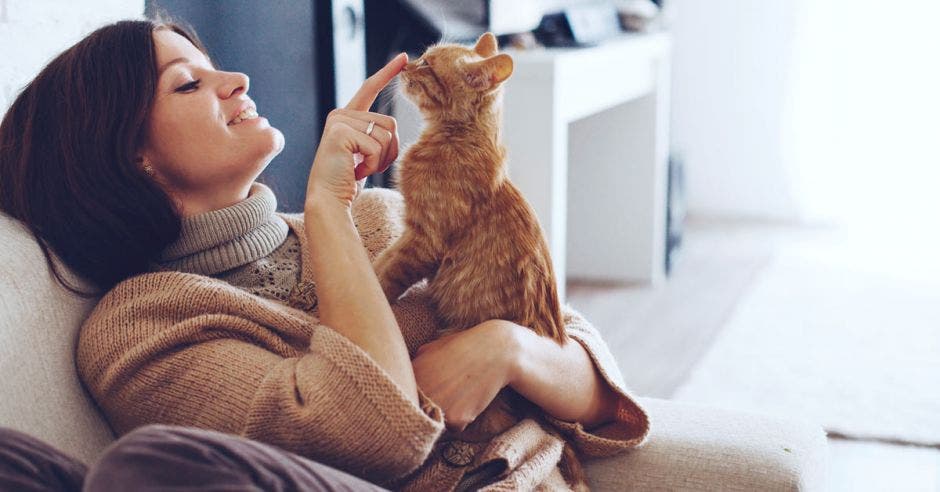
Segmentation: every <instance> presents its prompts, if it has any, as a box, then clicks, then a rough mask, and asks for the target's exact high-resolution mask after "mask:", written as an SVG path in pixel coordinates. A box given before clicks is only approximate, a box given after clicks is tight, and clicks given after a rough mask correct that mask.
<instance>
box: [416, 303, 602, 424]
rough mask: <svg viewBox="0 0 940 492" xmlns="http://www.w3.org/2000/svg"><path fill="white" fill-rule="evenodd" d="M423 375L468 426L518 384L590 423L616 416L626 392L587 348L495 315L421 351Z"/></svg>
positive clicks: (545, 405)
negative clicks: (608, 378) (620, 390)
mask: <svg viewBox="0 0 940 492" xmlns="http://www.w3.org/2000/svg"><path fill="white" fill-rule="evenodd" d="M412 367H413V368H414V373H415V381H417V383H418V387H419V388H421V390H422V391H424V394H426V395H427V396H428V397H429V398H430V399H431V400H433V401H434V402H435V403H437V404H438V406H440V407H441V410H443V411H444V421H445V423H446V424H447V426H448V427H450V428H452V429H456V430H462V429H463V428H465V427H466V426H467V425H468V424H470V423H471V422H473V420H474V419H475V418H476V417H477V416H478V415H480V413H482V412H483V410H484V409H486V407H487V406H488V405H489V404H490V402H492V401H493V398H495V397H496V394H497V393H499V390H501V389H502V388H503V387H505V386H507V385H508V386H511V387H512V389H514V390H516V391H517V392H518V393H519V394H520V395H522V396H524V397H526V398H527V399H528V400H529V401H531V402H532V403H534V404H535V405H537V406H539V407H540V408H542V409H543V410H545V411H546V412H547V413H548V414H549V415H553V416H555V417H556V418H559V419H561V420H567V421H570V422H581V423H582V424H583V425H584V426H585V427H586V428H590V427H593V426H596V425H600V424H604V423H607V422H611V421H613V420H614V419H615V417H616V412H617V408H618V407H619V400H620V397H619V396H618V395H617V394H616V393H615V392H614V390H613V389H612V388H611V387H610V385H608V384H607V382H606V381H604V379H603V377H602V376H601V375H600V374H599V373H598V371H597V369H596V368H595V366H594V362H593V361H592V360H591V358H590V356H589V355H588V353H587V351H586V350H585V349H584V347H583V346H582V345H581V344H580V343H578V342H576V341H574V340H568V342H567V343H565V344H564V345H559V344H558V342H556V341H555V340H552V339H551V338H548V337H543V336H539V335H538V334H536V333H535V332H534V331H532V330H530V329H528V328H526V327H524V326H520V325H518V324H516V323H512V322H510V321H505V320H489V321H486V322H483V323H481V324H479V325H477V326H475V327H473V328H470V329H468V330H464V331H461V332H457V333H454V334H451V335H447V336H445V337H441V338H439V339H437V340H434V341H432V342H430V343H428V344H426V345H422V346H421V347H420V348H419V349H418V353H417V355H416V356H415V358H414V359H413V360H412Z"/></svg>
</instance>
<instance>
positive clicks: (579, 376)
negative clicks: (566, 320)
mask: <svg viewBox="0 0 940 492" xmlns="http://www.w3.org/2000/svg"><path fill="white" fill-rule="evenodd" d="M511 326H512V328H511V329H512V330H514V336H515V337H516V340H518V341H517V347H518V354H517V356H516V358H515V359H516V365H515V369H514V371H513V372H514V374H513V376H512V382H511V383H510V386H511V387H512V388H513V389H514V390H516V391H517V392H519V394H521V395H522V396H524V397H526V398H528V399H529V401H531V402H532V403H535V404H536V405H538V406H539V407H541V408H542V409H543V410H545V411H546V412H548V413H549V414H551V415H552V416H554V417H556V418H558V419H561V420H567V421H570V422H580V423H582V424H583V425H584V426H585V427H592V426H595V425H599V424H603V423H606V422H610V421H612V420H613V419H614V417H615V411H616V406H617V400H618V396H617V395H616V393H614V391H613V390H612V389H611V388H610V386H609V385H608V384H607V382H606V381H604V379H603V377H602V376H601V375H600V373H599V372H598V371H597V369H596V368H595V367H594V362H593V361H592V360H591V357H590V356H589V355H588V353H587V351H586V350H585V349H584V347H583V346H581V344H580V343H578V342H576V341H574V340H571V339H569V340H568V342H567V343H566V344H565V345H559V344H558V343H557V342H555V341H554V340H552V339H550V338H547V337H542V336H538V335H536V334H535V333H534V332H532V331H531V330H529V329H528V328H525V327H521V326H519V325H516V324H511Z"/></svg>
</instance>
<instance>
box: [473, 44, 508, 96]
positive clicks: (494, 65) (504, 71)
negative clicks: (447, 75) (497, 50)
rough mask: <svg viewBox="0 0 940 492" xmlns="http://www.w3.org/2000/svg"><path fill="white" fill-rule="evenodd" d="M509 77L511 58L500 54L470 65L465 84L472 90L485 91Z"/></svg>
mask: <svg viewBox="0 0 940 492" xmlns="http://www.w3.org/2000/svg"><path fill="white" fill-rule="evenodd" d="M510 75H512V57H510V56H509V55H507V54H505V53H502V54H499V55H496V56H491V57H489V58H487V59H485V60H480V61H478V62H474V63H471V64H470V65H469V70H468V71H467V83H468V84H470V86H471V87H473V88H474V89H479V90H487V89H490V88H493V87H495V86H496V85H498V84H500V83H501V82H503V81H504V80H506V79H508V78H509V76H510Z"/></svg>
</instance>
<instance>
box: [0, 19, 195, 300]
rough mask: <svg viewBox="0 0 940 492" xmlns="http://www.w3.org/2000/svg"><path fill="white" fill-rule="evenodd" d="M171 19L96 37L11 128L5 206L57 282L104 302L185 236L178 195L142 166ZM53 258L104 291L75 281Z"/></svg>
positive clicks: (57, 65)
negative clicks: (159, 36)
mask: <svg viewBox="0 0 940 492" xmlns="http://www.w3.org/2000/svg"><path fill="white" fill-rule="evenodd" d="M158 29H170V30H172V31H174V32H176V33H178V34H180V35H182V36H184V37H185V38H187V39H188V40H189V41H190V42H192V43H193V45H194V46H196V47H197V48H198V49H199V50H200V51H202V52H204V53H205V52H206V50H205V48H204V47H203V46H202V43H201V42H200V41H199V39H198V37H197V36H196V35H195V33H193V32H192V30H191V29H189V28H187V27H183V26H182V25H180V24H177V23H172V22H166V21H163V20H128V21H121V22H117V23H114V24H111V25H107V26H104V27H102V28H100V29H97V30H96V31H94V32H92V33H91V34H89V35H88V36H86V37H85V38H83V39H82V40H81V41H79V42H78V43H76V44H75V45H74V46H72V47H71V48H69V49H67V50H65V51H64V52H63V53H61V54H60V55H58V56H57V57H56V58H55V59H53V60H52V61H51V62H49V64H48V65H46V67H45V68H43V70H42V71H41V72H40V73H39V75H37V76H36V78H35V79H33V80H32V81H31V82H30V83H29V84H28V85H27V86H26V87H25V88H24V89H23V90H22V92H20V94H19V95H18V96H17V98H16V99H15V100H14V102H13V104H12V105H11V106H10V109H9V110H8V111H7V113H6V115H5V116H4V117H3V122H2V123H0V210H2V211H3V212H5V213H7V214H8V215H10V216H12V217H13V218H16V219H18V220H20V221H21V222H22V223H24V224H25V225H26V227H27V228H28V229H29V231H30V232H31V233H32V235H33V236H34V237H35V238H36V241H37V242H38V243H39V245H40V247H41V249H42V252H43V255H45V258H46V262H47V264H48V265H49V268H50V270H51V271H52V274H53V275H54V277H55V279H56V280H57V281H58V282H59V284H60V285H62V286H63V287H64V288H66V289H68V290H69V291H71V292H73V293H75V294H78V295H80V296H83V297H94V296H98V295H101V294H103V293H104V292H106V291H107V290H110V289H111V288H112V287H113V286H114V285H116V284H117V283H119V282H120V281H122V280H124V279H127V278H129V277H131V276H134V275H136V274H139V273H143V272H146V271H148V270H149V269H150V266H151V265H152V263H153V262H154V261H155V260H156V258H157V256H158V255H159V254H160V252H161V251H162V250H163V249H164V248H165V247H166V246H168V245H169V244H171V243H172V242H173V241H175V240H176V239H177V238H178V237H179V234H180V215H179V212H178V210H177V209H176V207H175V206H174V204H173V201H172V200H171V198H170V196H169V195H168V194H167V193H166V192H165V191H164V190H163V189H162V188H161V187H160V186H158V185H157V184H156V183H155V182H154V181H153V180H152V179H151V178H150V177H149V176H148V175H147V174H146V173H144V172H143V170H142V169H141V167H140V165H139V162H137V160H136V157H137V152H138V150H139V149H140V147H141V145H142V144H143V142H144V141H145V138H146V128H147V121H148V118H149V115H150V111H151V109H152V106H153V99H154V91H155V88H156V84H157V76H158V73H157V56H156V47H155V45H154V40H153V32H154V31H155V30H158ZM50 250H51V251H52V252H54V254H55V256H56V257H58V258H59V259H60V260H61V261H62V263H64V264H65V265H66V266H68V267H69V268H70V269H71V270H72V271H73V272H75V273H76V274H78V275H79V276H81V277H83V278H84V279H85V280H87V281H89V282H90V283H91V284H93V286H94V287H95V288H97V289H99V292H85V291H82V290H81V289H80V287H81V286H80V285H74V284H72V283H70V282H69V281H68V280H66V278H65V277H64V276H63V273H62V272H61V271H60V269H59V268H58V267H57V266H56V262H55V261H53V257H52V255H50Z"/></svg>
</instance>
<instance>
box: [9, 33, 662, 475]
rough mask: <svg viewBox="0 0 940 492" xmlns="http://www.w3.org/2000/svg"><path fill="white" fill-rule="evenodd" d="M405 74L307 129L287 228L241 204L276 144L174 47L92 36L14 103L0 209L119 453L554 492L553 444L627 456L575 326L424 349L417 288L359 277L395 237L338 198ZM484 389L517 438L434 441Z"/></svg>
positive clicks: (185, 46)
mask: <svg viewBox="0 0 940 492" xmlns="http://www.w3.org/2000/svg"><path fill="white" fill-rule="evenodd" d="M406 63H407V57H406V56H405V55H403V54H402V55H399V56H398V57H396V58H395V59H393V60H392V61H391V62H389V63H388V65H386V66H385V67H384V68H382V69H381V70H380V71H379V72H377V73H376V74H375V75H373V76H372V77H370V78H369V79H368V80H367V81H366V82H365V83H364V84H363V86H362V88H361V89H360V90H359V91H358V93H357V94H356V95H355V96H354V97H353V99H352V101H350V103H349V104H348V105H347V107H346V108H344V109H338V110H334V111H333V112H331V113H330V116H329V118H328V119H327V122H326V126H325V128H324V130H323V132H322V138H321V141H320V143H319V146H318V149H317V153H316V157H315V158H314V162H313V166H312V168H311V171H310V176H309V180H308V183H307V194H306V204H305V207H304V213H303V214H294V215H291V214H279V213H276V212H275V208H276V199H275V197H274V195H273V193H271V191H270V190H269V189H268V188H267V187H265V186H264V185H263V184H261V183H258V182H256V181H255V180H256V178H257V177H258V175H259V174H260V173H261V171H262V170H263V169H264V168H265V167H266V166H267V165H268V163H270V161H271V160H272V159H273V158H274V157H275V156H276V155H277V154H278V153H279V152H280V150H281V149H282V147H283V145H284V137H283V135H282V134H281V132H280V131H278V130H277V129H276V128H274V127H272V126H270V124H269V122H268V121H267V120H266V119H265V118H263V117H260V116H258V111H259V110H260V111H261V112H263V108H256V107H255V105H254V103H253V102H252V100H251V99H250V97H249V93H248V90H249V79H248V77H247V76H245V75H244V74H240V73H232V72H225V71H221V70H218V69H217V68H216V67H215V66H214V65H213V64H212V62H211V60H210V59H209V58H208V56H207V55H206V52H205V50H204V49H203V48H202V47H201V45H200V44H199V42H198V40H197V39H196V37H195V36H194V35H192V34H189V33H188V32H187V31H186V30H183V29H181V28H179V27H178V26H175V25H172V24H166V23H160V22H151V21H125V22H120V23H117V24H114V25H111V26H107V27H104V28H101V29H99V30H98V31H96V32H94V33H92V34H91V35H89V36H88V37H86V38H85V39H84V40H82V41H80V42H79V43H78V44H76V45H75V46H74V47H72V48H70V49H69V50H67V51H66V52H64V53H63V54H62V55H60V56H59V57H58V58H56V59H55V60H53V61H52V62H51V63H50V64H49V65H48V66H47V67H46V68H45V69H44V70H43V71H42V72H41V73H40V74H39V76H37V77H36V79H35V80H33V82H31V83H30V84H29V85H28V86H27V87H26V89H24V91H23V92H22V94H20V96H19V97H18V98H17V99H16V101H15V102H14V103H13V106H12V107H11V108H10V110H9V111H8V113H7V115H6V116H5V117H4V120H3V123H2V126H0V145H2V148H3V152H2V153H0V206H2V208H3V210H4V211H5V212H6V213H8V214H10V215H11V216H13V217H15V218H17V219H19V220H21V221H23V222H24V223H26V224H27V226H28V227H29V228H30V229H31V230H32V231H33V233H34V234H35V235H36V237H37V240H39V241H40V244H41V245H42V246H43V248H44V251H46V254H47V259H48V260H49V263H50V265H55V263H54V262H53V260H52V257H51V253H50V250H51V252H54V253H55V254H56V255H57V256H58V257H59V258H61V259H62V261H63V262H64V263H65V264H66V265H67V266H69V267H70V268H71V269H72V270H73V271H75V272H77V273H78V274H79V275H81V276H82V277H84V278H85V279H87V280H88V281H89V282H90V283H92V284H93V285H94V286H95V287H96V288H97V289H99V290H100V291H101V292H106V294H105V295H104V297H103V298H102V299H101V300H100V302H99V303H98V305H97V306H96V308H95V310H94V311H93V312H92V314H91V315H90V316H89V318H88V320H87V321H86V322H85V324H84V325H83V327H82V330H81V333H80V338H79V344H78V348H77V354H76V359H77V367H78V369H79V373H80V376H81V378H82V380H83V382H84V383H85V384H86V386H87V387H88V389H89V391H90V393H91V394H92V395H93V397H94V398H95V400H96V401H97V403H98V404H99V406H100V407H101V408H102V410H103V411H104V413H105V414H106V416H107V418H108V420H109V422H110V423H111V425H112V427H113V428H114V429H115V430H116V431H117V432H118V433H119V434H123V433H125V432H129V431H131V430H132V429H134V428H137V427H140V426H143V425H146V424H153V423H160V424H177V425H185V426H194V427H201V428H207V429H214V430H217V431H222V432H225V433H229V434H238V435H241V436H245V437H249V438H252V439H256V440H258V441H264V442H266V443H270V444H274V445H277V446H279V447H280V448H283V449H285V450H287V451H290V452H293V453H297V454H299V455H302V456H306V457H308V458H312V459H314V460H317V461H320V462H322V463H325V464H328V465H332V466H335V467H337V468H340V469H342V470H346V471H349V472H351V473H353V474H355V475H358V476H360V477H364V478H366V479H368V480H370V481H373V482H376V483H379V484H383V485H386V486H392V487H396V488H423V487H425V488H426V487H428V486H432V485H433V486H434V487H436V488H438V487H439V488H452V487H454V486H458V485H460V486H461V487H464V486H480V485H482V484H488V483H492V484H495V485H497V486H504V487H513V488H533V487H535V486H537V485H543V486H564V482H563V481H562V480H563V479H562V475H561V473H560V472H559V470H558V467H557V464H558V462H559V455H560V452H561V451H560V450H561V445H562V444H561V442H562V441H561V440H560V438H559V437H558V435H557V434H558V433H561V434H563V435H565V436H566V437H567V438H568V439H569V441H572V442H574V443H575V445H576V447H577V448H578V449H579V450H580V451H581V452H582V454H584V455H587V456H592V455H594V456H600V455H609V454H613V453H616V452H619V451H621V450H623V449H627V448H630V447H632V446H636V445H638V444H639V443H641V442H642V441H643V439H644V438H645V436H646V433H647V431H648V422H647V418H646V415H645V413H644V412H643V411H642V410H641V409H640V408H639V407H638V406H637V405H636V403H635V402H634V401H633V399H632V397H630V395H629V394H628V393H627V392H626V390H625V389H624V387H623V384H622V381H621V378H620V375H619V371H618V369H617V367H616V365H615V364H614V363H613V360H612V358H611V356H610V354H609V352H608V350H607V348H606V345H605V344H604V343H603V341H602V340H601V339H600V337H599V336H598V335H597V333H596V331H595V330H594V329H593V328H592V327H591V326H590V325H589V324H588V323H587V322H586V321H584V320H583V319H582V318H580V317H579V316H578V315H577V314H576V313H573V312H568V313H567V316H566V322H567V323H568V326H567V330H568V333H569V335H570V336H571V337H572V338H573V339H575V340H577V341H578V342H580V343H568V344H566V345H564V346H560V345H558V344H556V343H555V342H553V341H551V340H548V339H545V338H541V337H538V336H535V335H534V334H533V333H532V332H531V331H530V330H528V329H526V328H523V327H520V326H517V325H514V324H512V323H509V322H505V321H502V320H491V321H488V322H485V323H482V324H480V325H478V326H476V327H474V328H471V329H469V330H466V331H464V332H461V333H458V334H455V335H451V336H448V337H446V338H442V339H437V340H434V339H433V338H434V331H435V329H436V328H437V327H436V325H435V323H434V317H433V316H432V314H431V310H430V308H429V306H428V298H427V297H426V296H425V293H424V292H423V290H422V289H421V287H415V288H413V289H412V290H411V291H409V292H408V293H406V295H405V296H403V297H402V298H401V299H399V301H398V302H396V303H394V304H393V305H389V303H388V302H387V301H386V299H385V298H384V296H383V294H382V290H381V289H380V287H379V284H378V281H377V279H376V278H375V275H374V273H373V270H372V267H371V263H370V260H371V259H372V258H374V256H375V255H376V254H378V253H379V252H380V251H381V250H382V248H384V247H386V246H388V244H389V242H390V241H391V239H392V238H393V237H394V235H395V232H396V230H398V225H397V224H396V223H395V220H394V219H395V217H397V215H398V210H400V207H401V206H402V204H401V198H400V196H398V195H397V194H396V193H394V192H391V191H388V190H367V191H365V192H363V193H362V194H361V196H358V195H359V193H358V188H357V180H360V179H362V178H365V177H367V176H369V175H371V174H373V173H376V172H380V171H383V170H384V169H386V168H387V167H388V166H389V165H390V164H391V163H392V162H393V161H394V160H395V159H396V157H397V155H398V139H397V132H396V128H395V121H394V119H392V118H390V117H388V116H385V115H381V114H376V113H370V112H369V111H368V108H369V106H370V105H371V104H372V102H373V101H374V99H375V97H376V96H377V94H378V93H379V91H380V90H381V89H382V88H383V87H384V86H385V85H386V84H387V83H388V82H389V81H390V80H391V79H392V78H394V77H395V75H396V74H397V73H398V72H399V71H400V70H401V69H402V68H403V67H404V66H405V64H406ZM360 156H361V157H360ZM57 277H58V278H59V279H60V281H62V282H63V283H64V284H66V283H67V282H66V281H65V280H64V278H62V276H61V275H60V274H58V273H57ZM70 287H72V288H73V289H75V286H70ZM432 340H433V341H432ZM412 356H414V359H412ZM506 385H509V386H511V387H512V388H513V389H515V390H516V391H517V392H519V393H520V394H522V395H523V396H525V397H526V398H528V399H529V400H530V401H532V402H533V403H535V404H536V405H537V406H538V407H540V408H541V409H542V410H543V412H544V419H540V420H543V421H542V422H541V423H538V422H536V421H535V420H532V419H528V420H525V421H523V422H522V423H520V424H519V425H517V426H516V427H514V428H513V429H510V431H508V432H507V433H505V434H504V435H500V436H497V437H496V438H495V439H493V440H489V441H486V442H461V441H453V440H449V439H439V437H440V436H441V435H442V432H443V430H444V427H445V424H446V426H447V427H449V428H452V429H462V428H463V427H465V426H466V425H467V424H468V423H469V422H471V421H472V420H473V419H474V418H475V417H476V416H477V415H478V414H479V413H480V412H481V411H482V410H483V409H484V408H485V407H486V406H487V405H488V404H489V403H490V401H491V400H492V399H493V397H494V396H495V395H496V393H497V392H498V391H499V390H500V389H501V388H503V387H505V386H506ZM586 429H591V430H586ZM445 441H446V442H445Z"/></svg>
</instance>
